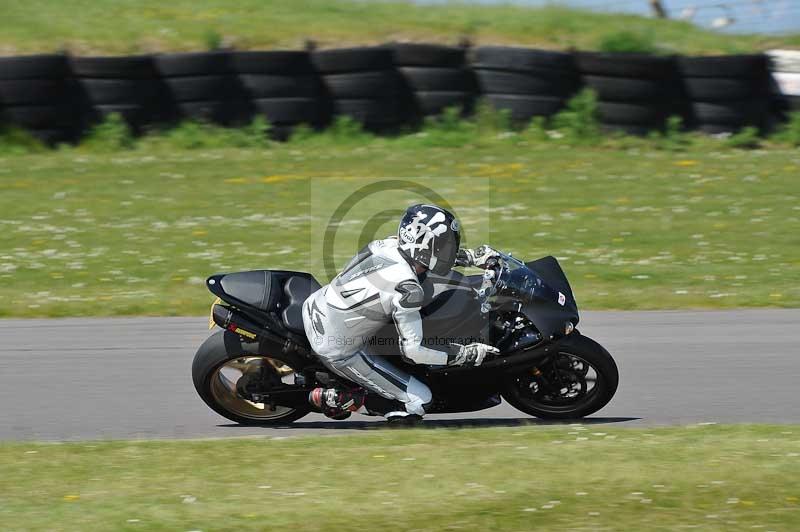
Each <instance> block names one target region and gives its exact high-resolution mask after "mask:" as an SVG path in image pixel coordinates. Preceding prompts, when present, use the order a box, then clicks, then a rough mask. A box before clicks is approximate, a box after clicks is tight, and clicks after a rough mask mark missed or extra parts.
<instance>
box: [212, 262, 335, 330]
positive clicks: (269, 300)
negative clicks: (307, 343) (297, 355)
mask: <svg viewBox="0 0 800 532" xmlns="http://www.w3.org/2000/svg"><path fill="white" fill-rule="evenodd" d="M206 286H207V287H208V289H209V290H210V291H211V293H212V294H214V295H215V296H217V297H219V298H220V299H222V300H223V301H225V302H226V303H229V304H231V305H233V306H234V307H236V308H238V309H240V310H241V311H242V312H244V313H245V314H247V315H249V316H251V317H252V318H254V319H256V320H257V321H263V320H264V318H266V317H268V316H269V315H270V314H275V315H276V317H277V315H278V314H280V321H281V325H283V326H284V327H285V328H286V329H288V330H290V331H292V332H295V333H301V334H304V331H303V317H302V305H303V302H304V301H305V300H306V298H308V296H310V295H311V294H312V293H313V292H315V291H316V290H318V289H319V288H320V285H319V283H318V282H317V280H316V279H314V277H313V276H312V275H311V274H309V273H304V272H293V271H284V270H253V271H248V272H234V273H228V274H217V275H212V276H211V277H209V278H208V279H207V280H206Z"/></svg>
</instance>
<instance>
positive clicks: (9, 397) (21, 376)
mask: <svg viewBox="0 0 800 532" xmlns="http://www.w3.org/2000/svg"><path fill="white" fill-rule="evenodd" d="M581 318H582V321H581V325H580V329H581V331H582V332H583V333H584V334H586V335H589V336H592V337H594V338H595V339H596V340H598V341H599V342H600V343H602V344H604V345H605V346H606V347H607V348H608V350H609V351H610V352H611V353H612V354H613V355H614V357H615V358H616V360H617V363H618V365H619V368H620V387H619V390H618V392H617V395H616V397H615V398H614V400H613V401H612V402H611V404H610V405H608V406H607V407H606V408H604V409H603V410H601V411H600V412H598V413H597V414H596V415H595V416H593V417H592V418H588V419H587V420H586V422H587V423H589V422H591V423H602V424H614V425H616V426H636V425H671V424H690V423H701V422H725V423H753V422H757V423H800V395H798V382H800V347H798V346H799V345H800V310H740V311H725V312H710V311H709V312H584V313H583V314H582V316H581ZM206 324H207V320H206V319H205V318H132V319H61V320H0V440H33V439H36V440H95V439H120V438H126V439H127V438H196V437H233V436H245V435H267V436H289V435H297V434H307V433H326V434H331V433H341V432H346V431H350V430H360V429H364V428H368V427H370V426H373V427H377V426H378V425H375V423H376V421H375V420H374V419H373V418H369V417H365V416H354V417H353V418H351V420H350V421H346V422H331V421H328V420H326V419H325V418H324V417H322V416H319V415H313V416H308V417H306V418H304V419H302V420H301V421H299V422H297V423H295V424H294V426H293V427H292V428H272V429H266V428H252V427H240V426H237V425H234V424H231V423H230V422H228V421H227V420H226V419H224V418H222V417H219V416H218V415H217V414H215V413H214V412H212V411H211V410H210V409H208V408H207V407H206V406H205V404H203V402H202V401H201V400H200V399H199V398H198V397H197V396H196V394H195V391H194V387H193V385H192V381H191V375H190V367H191V362H192V357H193V356H194V352H195V350H196V348H197V346H199V345H200V343H202V341H203V340H204V339H205V337H206V336H207V335H208V330H207V329H206ZM523 421H533V420H532V418H528V417H526V416H525V415H523V414H521V413H520V412H518V411H517V410H515V409H514V408H512V407H510V406H507V405H500V406H498V407H495V408H493V409H491V410H484V411H481V412H475V413H472V414H459V415H454V416H430V417H429V418H428V421H427V422H426V423H428V424H430V425H433V426H493V425H497V426H507V425H515V424H518V423H520V422H523Z"/></svg>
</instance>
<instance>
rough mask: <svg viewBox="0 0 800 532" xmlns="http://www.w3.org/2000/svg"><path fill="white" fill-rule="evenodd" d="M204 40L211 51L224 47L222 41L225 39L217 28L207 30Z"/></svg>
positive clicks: (207, 48)
mask: <svg viewBox="0 0 800 532" xmlns="http://www.w3.org/2000/svg"><path fill="white" fill-rule="evenodd" d="M203 41H204V42H205V45H206V50H209V51H212V52H213V51H216V50H221V49H222V47H223V46H222V41H223V39H222V35H220V34H219V32H217V31H215V30H207V31H206V32H205V33H204V34H203Z"/></svg>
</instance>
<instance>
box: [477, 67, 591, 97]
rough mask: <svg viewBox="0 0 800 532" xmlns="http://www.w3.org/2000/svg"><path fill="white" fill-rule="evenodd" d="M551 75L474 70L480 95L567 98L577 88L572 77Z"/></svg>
mask: <svg viewBox="0 0 800 532" xmlns="http://www.w3.org/2000/svg"><path fill="white" fill-rule="evenodd" d="M551 72H552V75H543V74H544V71H539V72H538V73H528V72H507V71H503V70H483V69H477V70H475V76H476V78H477V83H478V88H479V92H480V93H482V94H519V95H525V94H527V95H541V96H559V97H561V98H568V97H569V96H571V95H572V94H573V93H574V92H575V91H576V90H577V88H578V86H579V82H578V80H577V79H576V78H574V77H572V76H565V75H563V74H560V75H559V73H558V72H557V71H551Z"/></svg>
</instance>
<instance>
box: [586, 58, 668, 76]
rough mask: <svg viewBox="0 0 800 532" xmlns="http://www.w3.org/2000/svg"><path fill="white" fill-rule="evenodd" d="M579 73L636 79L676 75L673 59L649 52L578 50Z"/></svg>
mask: <svg viewBox="0 0 800 532" xmlns="http://www.w3.org/2000/svg"><path fill="white" fill-rule="evenodd" d="M575 61H576V63H577V65H578V70H579V71H580V72H581V74H584V75H585V74H592V75H597V76H619V77H625V78H637V79H670V78H674V77H676V75H677V70H676V67H675V59H674V58H673V57H662V56H656V55H649V54H636V53H605V52H578V53H577V54H576V55H575Z"/></svg>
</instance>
